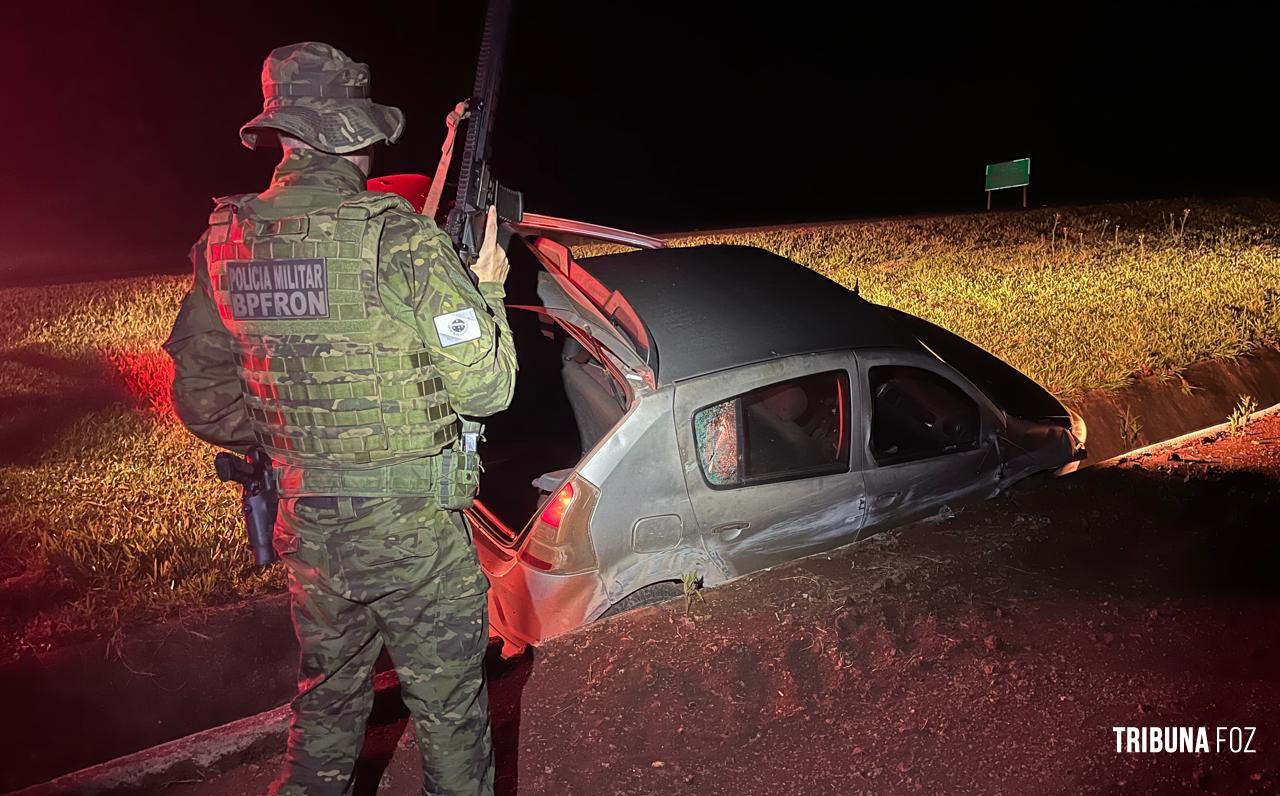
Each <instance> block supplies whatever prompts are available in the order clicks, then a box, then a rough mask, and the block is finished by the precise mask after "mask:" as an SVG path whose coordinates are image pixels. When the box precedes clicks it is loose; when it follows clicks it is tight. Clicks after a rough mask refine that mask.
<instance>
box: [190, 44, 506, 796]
mask: <svg viewBox="0 0 1280 796" xmlns="http://www.w3.org/2000/svg"><path fill="white" fill-rule="evenodd" d="M263 88H264V95H265V96H266V97H267V101H266V110H264V113H263V114H262V115H261V116H259V117H257V118H256V119H255V120H254V121H252V122H250V123H249V124H248V125H246V126H245V128H244V129H243V130H242V132H241V134H242V137H243V138H244V141H245V143H246V144H247V145H250V146H253V145H256V144H257V143H258V137H259V136H260V135H262V130H263V129H264V128H274V129H278V130H283V131H285V132H287V133H288V134H289V135H291V136H293V137H295V138H298V139H300V140H302V141H305V142H306V143H308V144H310V145H311V146H313V147H315V148H316V150H290V151H289V152H288V154H287V155H286V157H285V158H284V159H283V160H282V162H281V163H280V165H279V166H278V167H277V168H276V171H275V175H274V177H273V179H272V182H271V186H270V187H269V188H268V189H267V190H266V191H264V192H263V193H261V194H258V195H256V196H255V195H248V194H246V195H242V196H235V197H228V198H226V199H224V200H219V201H218V205H217V207H216V208H215V211H214V214H213V216H211V218H210V228H209V229H208V230H207V231H206V232H205V234H204V235H203V236H201V238H200V240H199V241H198V242H197V243H196V245H195V246H194V247H193V248H192V251H191V259H192V262H193V264H194V266H195V282H194V286H193V287H192V289H191V290H190V292H189V293H188V294H187V296H186V297H185V298H184V299H183V302H182V306H181V308H180V310H179V313H178V317H177V320H176V321H175V323H174V328H173V332H172V334H171V335H170V338H169V341H168V342H167V343H166V344H165V349H166V350H167V351H168V352H169V354H170V355H171V356H172V357H173V359H174V363H175V378H174V398H175V404H176V407H177V410H178V413H179V416H180V417H181V418H182V420H183V422H184V423H185V424H186V425H187V427H188V428H190V429H191V431H192V432H193V433H195V434H196V435H197V436H199V437H200V438H202V439H204V440H206V441H208V442H210V443H213V444H214V445H218V446H222V447H225V448H228V449H231V450H236V451H240V452H243V451H245V450H246V449H247V448H248V447H249V446H252V445H255V444H260V445H263V446H264V447H265V448H266V449H267V451H268V452H269V453H270V454H271V456H272V458H273V460H274V461H275V462H276V465H277V477H278V481H279V485H280V493H281V506H280V515H279V518H278V521H277V523H276V529H275V545H276V549H277V551H278V552H279V553H280V555H281V557H282V560H283V561H284V564H285V566H286V567H287V570H288V575H289V587H290V593H291V595H292V610H293V619H294V625H295V627H296V630H297V634H298V640H299V642H300V644H301V647H302V656H301V663H300V667H299V669H300V671H299V688H298V696H297V697H296V698H295V699H294V700H293V721H292V725H291V729H290V735H289V746H288V752H287V754H286V759H285V766H284V770H283V772H282V773H281V775H280V777H279V779H278V780H277V782H276V783H275V784H274V785H273V786H272V792H273V793H280V794H329V793H335V794H337V793H346V792H349V789H350V787H351V781H350V780H351V774H352V769H353V766H354V762H355V759H356V756H357V754H358V752H359V749H360V745H361V743H362V740H363V737H364V726H365V721H366V719H367V717H368V714H369V710H370V707H371V704H372V700H373V691H372V683H371V675H372V671H373V666H374V662H375V660H376V658H377V656H378V653H379V651H380V650H381V648H382V647H383V645H385V646H386V648H387V650H388V652H389V653H390V655H391V657H392V660H393V661H394V662H395V665H396V672H397V673H398V675H399V678H400V683H401V691H402V694H403V696H404V700H405V703H406V704H407V705H408V706H409V708H410V710H411V711H412V713H413V718H414V725H415V729H416V732H417V736H418V741H419V745H420V747H421V748H422V750H423V770H424V774H425V790H424V792H426V793H491V792H492V788H493V762H492V753H491V746H490V740H489V714H488V705H487V701H486V691H485V682H484V675H483V669H482V659H483V656H484V652H485V647H486V645H487V642H488V625H487V616H486V592H487V589H488V583H487V581H486V580H485V577H484V574H483V573H482V571H481V570H480V568H479V566H478V563H477V560H476V557H475V552H474V549H473V547H472V546H471V543H470V538H469V535H468V532H467V529H466V526H465V523H464V521H463V519H462V516H461V515H460V514H459V513H457V512H455V511H448V510H446V509H444V508H442V507H441V503H440V501H439V499H438V495H437V493H436V490H435V489H434V488H433V486H434V484H435V482H436V481H437V480H438V478H439V477H440V461H441V460H442V457H441V456H440V455H439V454H440V453H441V451H444V450H449V449H450V447H451V446H453V445H454V444H455V443H456V440H457V436H458V425H459V418H458V415H459V414H465V415H472V416H481V417H482V416H486V415H490V414H493V413H495V412H498V411H501V410H503V409H505V408H506V407H507V405H508V404H509V403H510V400H511V395H512V391H513V388H514V382H515V373H516V363H515V351H514V348H513V345H512V339H511V333H510V329H509V327H508V326H507V320H506V315H505V310H504V308H503V297H504V295H505V294H504V289H503V286H502V285H501V284H498V283H481V284H480V286H479V289H478V290H477V288H476V287H475V286H473V284H472V282H471V280H470V279H469V278H468V275H467V273H466V270H465V269H464V268H463V266H462V264H461V263H460V262H459V261H458V258H457V255H456V254H455V253H454V252H453V249H452V247H451V245H450V243H449V240H448V239H447V237H445V236H444V235H443V233H441V231H440V230H439V229H438V228H437V227H436V225H435V223H434V222H433V221H431V220H430V219H428V218H425V217H423V216H420V215H417V214H416V213H414V212H413V210H412V208H411V207H410V206H409V205H408V204H407V203H406V202H404V201H403V200H400V199H399V198H398V197H395V196H393V195H389V194H377V193H369V192H365V191H364V188H365V176H364V174H363V173H362V172H361V170H360V169H359V168H357V167H356V166H355V165H354V164H352V163H351V162H349V161H347V160H345V159H343V158H341V157H338V156H336V155H335V154H331V153H336V152H351V151H356V150H358V149H360V148H362V147H364V146H367V145H369V144H371V143H374V142H375V141H377V140H387V141H394V140H395V138H396V137H398V135H399V133H400V130H401V128H402V127H403V117H402V116H401V114H400V112H399V111H398V110H396V109H394V108H386V107H384V106H378V105H373V104H372V103H370V102H368V101H367V100H365V99H364V95H366V94H367V88H368V70H367V67H365V66H364V65H363V64H356V63H354V62H351V61H350V60H349V59H347V58H346V56H345V55H343V54H342V53H340V52H339V51H337V50H335V49H333V48H332V47H329V46H328V45H323V44H318V43H314V42H311V43H306V44H302V45H294V46H292V47H286V48H281V49H279V50H276V51H274V52H273V53H272V54H271V56H269V57H268V59H267V62H266V65H265V67H264V70H263ZM316 94H319V95H321V96H315V95H316ZM321 150H324V151H321ZM299 258H302V259H299ZM279 266H283V267H286V268H293V269H295V270H294V271H292V272H289V273H291V274H294V276H292V277H290V279H291V280H292V281H289V284H288V287H289V288H290V289H291V290H292V292H275V293H273V292H272V289H280V288H281V285H282V280H283V277H280V276H277V277H276V284H275V286H274V288H271V287H270V286H268V289H266V290H263V291H259V293H258V294H257V295H259V296H260V297H261V302H263V305H264V306H265V305H267V304H269V303H270V302H272V301H273V299H272V298H271V297H272V296H275V297H276V298H274V304H273V305H271V306H272V307H273V308H274V310H273V311H264V310H263V309H262V307H261V306H259V307H257V311H256V312H254V311H247V310H246V309H245V305H244V300H245V297H246V296H248V295H249V294H250V293H252V290H250V291H248V292H245V291H244V290H241V291H239V292H237V290H238V288H237V287H236V285H237V282H241V283H244V282H246V281H253V280H252V279H250V277H251V276H253V275H254V274H260V275H266V276H262V277H261V278H263V279H266V278H269V276H270V273H271V272H272V271H273V269H275V268H277V267H279ZM254 269H258V270H257V271H254ZM275 273H276V274H281V273H284V272H280V271H275ZM286 281H287V280H286ZM250 287H251V288H252V287H262V285H250ZM294 288H296V290H293V289H294ZM295 294H296V295H295ZM294 300H296V304H295V303H294ZM308 300H314V301H315V302H317V304H316V306H308V304H307V301H308ZM321 305H322V306H321ZM321 310H323V315H322V314H321V312H320V311H321ZM281 313H284V314H283V315H282V314H281ZM442 318H444V319H446V321H447V322H446V323H445V324H443V325H442V324H441V319H442ZM459 319H461V320H459ZM450 320H451V322H449V321H450Z"/></svg>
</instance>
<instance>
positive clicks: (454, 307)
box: [381, 216, 517, 417]
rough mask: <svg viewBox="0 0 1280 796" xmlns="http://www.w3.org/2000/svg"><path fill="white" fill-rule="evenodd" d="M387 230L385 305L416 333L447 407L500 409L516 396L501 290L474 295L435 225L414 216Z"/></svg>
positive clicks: (474, 411)
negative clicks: (446, 398) (439, 381)
mask: <svg viewBox="0 0 1280 796" xmlns="http://www.w3.org/2000/svg"><path fill="white" fill-rule="evenodd" d="M387 227H388V228H387V229H386V230H385V231H384V232H383V239H382V240H383V251H382V260H383V262H384V263H386V270H385V271H384V272H383V273H382V279H381V282H382V287H383V296H384V303H388V304H389V306H388V309H390V310H391V311H392V314H393V315H397V316H398V317H400V318H401V320H403V321H404V322H406V323H409V324H412V325H413V326H414V327H415V328H416V329H417V330H418V335H419V337H420V338H421V339H422V341H423V343H424V344H425V346H426V348H427V349H428V350H429V351H430V353H431V361H432V363H433V364H434V365H435V367H436V370H437V372H438V373H439V374H440V378H441V379H443V381H444V384H445V390H446V391H447V392H448V394H449V403H450V405H452V407H453V409H454V411H456V412H458V413H459V414H464V415H470V416H472V417H487V416H489V415H492V414H496V413H498V412H501V411H502V410H504V409H506V408H507V407H508V406H509V405H510V404H511V398H512V396H513V395H514V393H515V383H516V371H517V365H516V350H515V343H514V342H513V340H512V337H511V328H510V326H508V324H507V313H506V308H505V307H504V306H503V298H504V296H505V295H506V294H505V291H504V290H503V287H502V285H501V284H489V283H484V284H482V285H481V286H480V289H479V290H477V289H476V286H475V285H473V284H472V283H471V279H470V278H469V277H468V276H467V273H466V269H465V268H464V267H463V265H462V263H461V262H460V261H459V260H458V255H457V254H456V253H455V252H454V250H453V245H452V244H451V243H450V241H449V238H448V236H446V235H445V234H444V233H443V232H441V231H440V229H439V228H438V227H437V226H436V225H435V223H434V222H433V221H431V220H429V219H426V218H423V217H421V216H417V217H414V218H413V223H412V224H410V225H406V224H405V223H404V221H403V220H399V219H398V220H396V221H395V222H389V223H388V225H387ZM387 300H389V301H387Z"/></svg>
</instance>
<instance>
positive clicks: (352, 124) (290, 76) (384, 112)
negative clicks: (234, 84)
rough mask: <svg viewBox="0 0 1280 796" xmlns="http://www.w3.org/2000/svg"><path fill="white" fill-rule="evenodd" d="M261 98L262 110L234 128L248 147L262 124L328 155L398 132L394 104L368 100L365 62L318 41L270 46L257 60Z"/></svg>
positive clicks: (399, 118) (399, 119)
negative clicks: (260, 61) (262, 60)
mask: <svg viewBox="0 0 1280 796" xmlns="http://www.w3.org/2000/svg"><path fill="white" fill-rule="evenodd" d="M262 97H263V102H262V113H260V114H258V115H257V116H255V117H253V118H252V119H250V120H249V122H248V123H247V124H246V125H245V126H243V127H241V128H240V140H241V141H243V142H244V145H245V146H247V147H249V148H250V149H255V148H256V147H257V146H258V141H259V134H260V132H261V130H262V128H264V127H265V128H271V129H273V130H279V131H281V132H284V133H286V134H288V135H290V136H292V137H294V138H297V139H299V140H300V141H305V142H306V143H307V144H309V145H311V146H313V147H315V148H316V149H319V150H320V151H322V152H328V153H330V154H333V155H343V154H346V153H348V152H355V151H356V150H358V149H363V148H364V147H367V146H369V145H370V144H375V143H377V142H378V141H386V142H387V143H392V142H394V141H395V140H396V139H397V138H399V137H400V133H401V132H403V131H404V114H403V113H401V112H400V109H399V108H393V107H391V106H390V105H378V104H376V103H375V102H373V100H371V99H369V67H368V65H366V64H361V63H357V62H355V61H353V60H351V59H350V58H348V57H347V56H346V54H345V53H343V52H342V51H341V50H339V49H338V48H337V47H333V46H331V45H328V44H325V43H323V42H318V41H306V42H302V43H300V44H290V45H289V46H287V47H277V48H276V49H274V50H272V51H271V54H270V55H268V56H267V60H266V61H264V62H263V63H262Z"/></svg>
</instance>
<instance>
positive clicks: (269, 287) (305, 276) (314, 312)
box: [226, 257, 329, 321]
mask: <svg viewBox="0 0 1280 796" xmlns="http://www.w3.org/2000/svg"><path fill="white" fill-rule="evenodd" d="M226 280H227V291H228V293H229V294H230V299H231V317H232V318H234V319H236V320H237V321H243V320H249V319H261V318H280V319H284V318H290V319H295V318H302V319H307V318H310V319H318V318H328V317H329V264H328V262H327V261H326V260H325V259H324V258H323V257H317V258H312V259H306V260H238V261H233V262H228V263H227V273H226Z"/></svg>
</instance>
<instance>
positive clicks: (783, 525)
mask: <svg viewBox="0 0 1280 796" xmlns="http://www.w3.org/2000/svg"><path fill="white" fill-rule="evenodd" d="M526 242H528V243H529V245H530V248H531V250H533V251H534V252H535V254H536V255H537V258H538V260H539V262H540V263H541V264H542V265H543V267H544V268H545V269H546V271H547V273H546V274H543V275H541V277H540V280H539V285H538V296H539V298H540V300H541V301H542V306H541V307H539V308H534V309H535V310H537V311H539V312H540V313H541V314H542V315H544V316H545V317H544V318H543V325H542V327H541V334H542V338H541V339H539V340H537V344H539V345H553V344H554V345H562V346H563V352H562V353H561V355H560V356H559V357H558V360H557V361H558V362H559V365H558V366H557V367H559V368H560V369H561V373H560V375H559V382H558V385H559V386H560V387H562V388H563V391H564V395H565V401H566V403H567V405H569V406H570V407H571V408H572V414H573V424H572V426H573V427H572V428H571V429H569V430H568V431H566V432H565V433H566V434H567V433H570V431H572V432H573V433H574V434H575V435H576V436H577V438H578V440H579V444H580V448H579V449H575V450H576V451H577V452H580V456H578V455H577V452H573V451H571V452H569V453H567V454H565V457H564V458H562V459H561V460H555V461H552V460H551V458H548V463H547V465H546V469H545V471H544V474H543V475H542V476H541V477H539V478H536V479H533V481H534V484H537V486H536V487H535V486H534V484H529V485H528V486H527V487H523V488H525V489H528V490H533V489H538V490H540V491H541V494H540V496H539V497H538V498H537V500H536V503H535V502H530V503H528V505H529V506H530V507H532V508H531V513H529V511H525V513H521V512H519V511H515V510H512V509H508V510H507V511H506V515H505V516H502V515H503V511H501V510H499V509H498V508H495V507H494V506H496V501H495V499H494V498H493V496H492V495H491V494H490V492H489V490H490V487H489V486H488V484H489V483H490V481H485V482H484V483H482V490H481V494H480V496H479V498H478V500H477V504H476V506H475V507H474V508H473V509H471V510H470V511H469V512H468V515H469V517H470V519H471V523H472V526H473V528H474V529H475V530H476V533H475V538H476V545H477V551H478V555H479V558H480V562H481V565H482V567H483V568H484V569H485V571H486V573H487V574H488V576H489V579H490V583H491V589H490V608H491V611H490V619H491V624H492V626H493V628H494V631H495V633H496V634H497V635H500V636H501V637H503V638H504V639H506V640H507V641H508V642H510V644H512V645H515V646H523V645H526V644H537V643H539V642H541V641H543V640H545V639H547V638H550V637H553V636H555V635H559V634H561V633H564V632H567V631H569V630H572V629H574V628H576V627H579V626H581V625H583V624H586V623H588V622H591V621H593V620H595V619H597V618H599V617H600V616H601V615H603V614H604V613H606V612H607V611H609V610H610V608H611V607H613V606H618V605H619V603H622V602H623V601H624V600H627V599H628V598H631V597H632V595H636V594H637V593H641V594H643V593H644V591H643V590H645V589H647V588H649V587H653V586H654V585H655V584H669V583H671V582H674V581H679V580H681V578H682V577H683V576H685V575H686V574H688V573H695V572H696V573H698V575H699V576H700V577H701V579H702V582H703V583H704V584H705V585H716V584H718V583H723V582H725V581H727V580H730V579H733V578H736V577H739V576H741V575H745V574H747V573H749V572H753V571H756V570H759V569H762V568H766V567H769V566H773V565H775V564H779V563H783V562H785V561H789V560H793V559H796V558H799V557H802V556H806V555H812V554H814V553H819V552H823V551H827V550H831V549H833V548H836V547H840V546H842V545H845V544H849V543H850V542H853V541H855V540H857V539H859V538H863V537H865V536H868V535H870V534H872V533H875V532H878V531H881V530H885V529H888V528H892V527H895V526H898V525H901V524H903V523H905V522H909V521H911V520H914V519H917V518H920V517H924V516H929V515H935V514H937V513H939V512H940V511H941V512H944V513H945V512H946V511H947V510H950V509H953V508H958V507H959V505H960V504H962V503H964V502H966V501H970V500H974V499H978V498H982V497H989V496H992V495H994V494H996V493H998V492H1000V491H1001V490H1003V489H1005V488H1007V487H1008V486H1010V485H1011V484H1013V483H1015V482H1017V481H1018V480H1020V479H1022V478H1025V477H1027V476H1029V475H1031V474H1034V473H1037V472H1044V471H1059V470H1063V469H1069V468H1070V467H1072V466H1073V464H1074V463H1076V462H1078V461H1079V460H1080V459H1082V458H1083V456H1084V451H1083V437H1084V427H1083V423H1082V421H1080V420H1079V418H1078V417H1075V416H1074V415H1072V414H1071V413H1070V412H1069V411H1068V410H1066V409H1065V408H1064V407H1063V406H1062V404H1061V403H1060V402H1059V401H1058V400H1057V399H1056V398H1054V397H1053V396H1052V395H1050V394H1049V393H1048V392H1047V391H1045V390H1044V389H1043V388H1042V387H1040V386H1039V385H1037V384H1035V382H1034V381H1032V380H1031V379H1029V378H1027V377H1026V376H1025V375H1023V374H1021V373H1019V372H1018V371H1016V370H1015V369H1013V368H1011V367H1010V366H1008V365H1007V364H1005V363H1003V362H1001V361H1000V360H999V359H997V358H996V357H993V356H992V355H990V354H988V353H987V352H985V351H982V349H980V348H978V347H977V346H974V345H973V344H971V343H969V342H968V341H965V340H963V339H961V338H959V337H957V336H955V335H952V334H951V333H950V332H946V331H945V330H941V329H939V328H938V327H936V326H933V325H932V324H928V323H927V322H925V321H922V320H921V319H918V318H915V317H914V316H910V315H907V314H906V313H901V312H898V311H896V310H891V309H889V308H885V307H880V306H878V305H875V304H871V303H870V302H867V301H865V300H864V299H861V298H859V297H858V296H857V295H856V294H854V293H852V292H850V291H848V290H846V289H845V288H843V287H842V286H840V285H837V284H836V283H834V282H831V281H830V280H827V279H825V278H824V277H821V276H820V275H818V274H815V273H814V272H812V271H809V270H808V269H806V268H804V267H803V266H800V265H797V264H795V263H792V262H790V261H788V260H785V259H783V258H781V257H777V256H776V255H772V254H770V253H767V252H763V251H761V250H758V249H750V248H746V247H732V246H704V247H691V248H682V249H656V250H649V251H637V252H627V253H624V254H617V255H608V256H605V257H599V258H588V259H585V260H583V261H582V262H578V261H576V260H574V259H573V257H572V254H571V253H570V252H569V250H568V249H567V248H565V247H564V246H562V245H561V244H558V243H556V242H554V241H551V240H549V239H547V238H543V237H534V238H532V239H529V240H527V241H526ZM552 325H554V327H555V328H551V326H552ZM530 339H533V338H530ZM553 339H554V340H555V341H559V340H563V342H562V343H561V342H554V343H552V342H548V341H549V340H553ZM528 345H533V343H529V344H528ZM520 347H521V338H520V337H519V336H517V348H518V349H520ZM525 350H528V349H527V348H526V349H525ZM557 350H559V349H557ZM521 355H522V356H523V355H524V350H521ZM953 361H954V364H953ZM524 367H525V366H524V360H522V376H521V377H522V378H526V377H527V376H526V373H525V371H524ZM532 400H533V399H531V401H532ZM566 428H568V426H566ZM483 453H484V451H483V450H482V454H483ZM574 456H577V459H576V461H569V459H572V458H573V457H574ZM494 469H497V468H494ZM526 475H527V474H526ZM485 478H486V479H490V480H492V479H496V478H499V476H498V475H495V473H494V472H487V473H486V476H485ZM516 486H520V485H519V484H517V485H516ZM490 504H494V505H490ZM668 594H669V592H668Z"/></svg>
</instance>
